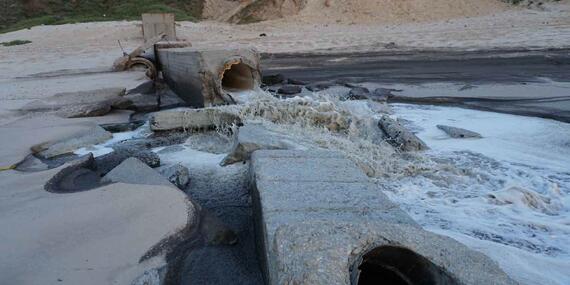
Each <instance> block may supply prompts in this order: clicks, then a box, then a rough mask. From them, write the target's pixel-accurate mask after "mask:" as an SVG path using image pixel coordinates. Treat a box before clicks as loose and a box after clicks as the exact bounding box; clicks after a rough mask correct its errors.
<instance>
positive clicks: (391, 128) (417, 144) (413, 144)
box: [378, 115, 428, 151]
mask: <svg viewBox="0 0 570 285" xmlns="http://www.w3.org/2000/svg"><path fill="white" fill-rule="evenodd" d="M378 126H379V127H380V128H381V129H382V131H384V133H385V134H386V136H387V137H388V140H387V141H388V142H389V143H390V144H392V145H393V146H394V147H395V148H397V149H400V150H402V151H421V150H425V149H427V148H428V147H427V145H426V144H425V143H424V142H423V141H422V140H421V139H420V138H418V137H417V136H416V135H414V134H413V133H412V132H410V131H409V130H408V129H406V128H405V127H404V126H402V125H401V124H400V123H399V122H398V121H396V120H394V119H392V118H390V117H389V116H386V115H384V116H382V118H380V121H378Z"/></svg>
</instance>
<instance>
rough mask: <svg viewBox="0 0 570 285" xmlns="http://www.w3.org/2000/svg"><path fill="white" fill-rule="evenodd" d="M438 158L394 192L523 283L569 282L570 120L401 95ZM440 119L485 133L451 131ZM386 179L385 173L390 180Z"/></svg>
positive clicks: (419, 216)
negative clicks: (419, 101)
mask: <svg viewBox="0 0 570 285" xmlns="http://www.w3.org/2000/svg"><path fill="white" fill-rule="evenodd" d="M392 107H393V109H394V111H395V114H396V116H397V117H400V118H403V119H405V120H407V121H406V123H405V124H406V125H408V126H409V127H410V128H411V129H413V130H415V131H416V132H417V135H418V136H419V137H420V138H421V139H422V140H424V141H425V142H426V143H427V144H428V146H429V147H430V148H431V149H430V150H429V151H427V152H426V155H427V156H428V157H429V158H431V159H432V160H433V161H434V164H433V167H432V168H430V169H426V170H425V171H422V172H420V173H418V175H414V176H408V177H404V178H401V177H400V178H399V179H398V180H393V181H390V180H389V179H388V181H389V186H388V188H389V189H391V191H388V192H387V194H388V195H389V196H390V198H391V199H392V200H394V201H396V202H397V203H399V204H400V205H401V207H402V208H403V209H404V210H406V211H407V212H408V213H409V214H410V215H411V216H412V217H413V218H414V219H415V220H416V221H418V222H419V223H420V224H421V225H422V226H423V227H424V228H426V229H428V230H430V231H434V232H437V233H440V234H443V235H448V236H450V237H452V238H454V239H456V240H458V241H460V242H462V243H464V244H466V245H468V246H470V247H472V248H474V249H477V250H480V251H482V252H484V253H486V254H487V255H489V256H490V257H491V258H493V259H494V260H496V261H497V262H498V263H499V264H500V266H501V267H502V268H503V269H504V270H505V271H506V272H507V273H509V274H510V275H511V276H513V277H514V278H515V279H517V280H518V281H520V282H521V283H523V284H570V215H569V210H570V198H569V197H570V196H569V194H570V124H566V123H561V122H557V121H552V120H546V119H540V118H532V117H522V116H514V115H506V114H498V113H492V112H481V111H474V110H467V109H460V108H450V107H435V106H417V105H405V104H395V105H393V106H392ZM437 124H446V125H451V126H456V127H461V128H466V129H469V130H472V131H476V132H479V133H480V134H481V135H483V138H482V139H451V138H449V137H448V136H447V135H446V134H445V133H444V132H443V131H441V130H439V129H437V128H436V125H437ZM383 182H385V181H383Z"/></svg>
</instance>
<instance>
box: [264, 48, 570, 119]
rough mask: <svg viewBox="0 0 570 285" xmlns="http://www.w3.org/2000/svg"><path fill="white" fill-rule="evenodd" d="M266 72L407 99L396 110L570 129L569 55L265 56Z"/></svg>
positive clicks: (528, 52) (560, 51) (562, 51)
mask: <svg viewBox="0 0 570 285" xmlns="http://www.w3.org/2000/svg"><path fill="white" fill-rule="evenodd" d="M262 64H263V71H264V75H271V74H283V75H284V76H285V77H287V78H292V79H296V80H301V81H306V82H307V83H311V82H320V81H328V82H334V83H339V82H340V83H343V82H350V83H368V84H371V83H372V84H377V85H378V86H382V87H390V88H395V89H399V90H403V91H404V92H395V93H393V94H392V95H393V96H391V97H390V99H389V101H390V102H406V103H418V104H435V105H452V106H460V107H467V108H474V109H481V110H488V111H495V112H502V113H511V114H517V115H526V116H538V117H543V118H550V119H555V120H560V121H564V122H570V84H569V83H570V49H552V50H543V51H532V50H522V49H512V50H488V51H472V52H465V51H425V50H423V51H405V52H402V51H394V52H366V53H335V54H314V53H297V54H294V53H290V54H264V55H263V60H262ZM425 86H429V88H422V87H425ZM408 89H410V90H411V91H410V90H408ZM426 89H429V90H426Z"/></svg>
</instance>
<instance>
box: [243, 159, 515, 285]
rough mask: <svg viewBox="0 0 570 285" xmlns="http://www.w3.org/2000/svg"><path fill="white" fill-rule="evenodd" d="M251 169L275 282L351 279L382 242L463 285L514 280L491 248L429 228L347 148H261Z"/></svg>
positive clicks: (262, 245)
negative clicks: (345, 152) (482, 249)
mask: <svg viewBox="0 0 570 285" xmlns="http://www.w3.org/2000/svg"><path fill="white" fill-rule="evenodd" d="M251 175H252V180H251V181H252V197H253V199H254V201H253V204H254V210H255V212H256V230H257V234H258V235H257V237H258V249H259V252H260V254H261V255H262V258H263V259H264V260H263V263H264V268H263V271H264V274H265V278H266V280H267V283H268V284H350V283H351V281H353V282H355V280H357V279H358V272H357V271H358V269H357V268H358V263H359V260H361V259H362V256H363V255H364V254H366V253H367V252H369V251H370V250H372V249H374V248H376V247H379V246H397V247H402V248H406V249H410V250H412V251H413V252H414V253H417V254H419V255H420V256H423V257H425V258H427V259H428V260H429V261H431V262H432V263H433V264H434V266H435V267H437V268H440V269H441V270H442V272H445V274H446V276H451V277H452V278H455V281H457V283H458V284H514V282H513V281H512V280H511V279H510V278H509V277H508V276H507V275H506V274H505V273H504V272H503V271H502V270H501V269H499V268H498V266H497V264H496V263H495V262H493V261H492V260H490V259H489V258H487V257H486V256H485V255H483V254H481V253H479V252H476V251H472V250H470V249H468V248H467V247H465V246H464V245H462V244H460V243H458V242H456V241H454V240H452V239H450V238H446V237H442V236H439V235H436V234H433V233H429V232H427V231H424V230H422V229H421V227H420V226H419V225H418V224H416V223H415V222H414V221H413V220H412V219H411V218H410V217H409V216H408V215H407V214H406V213H405V212H403V211H402V210H401V209H400V208H399V207H398V206H397V205H395V204H394V203H392V202H391V201H390V200H389V199H388V198H387V197H386V195H385V194H383V193H382V191H381V188H380V187H379V186H378V185H375V184H373V183H370V182H369V180H368V178H367V177H366V175H365V174H364V173H363V172H362V171H361V170H360V169H359V168H358V167H357V166H356V165H355V164H354V163H353V162H352V161H350V160H348V159H346V158H344V157H343V156H342V155H340V154H337V153H333V152H328V151H317V150H314V151H313V150H311V151H293V150H260V151H256V152H254V153H253V156H252V160H251ZM436 284H449V283H445V282H442V283H436Z"/></svg>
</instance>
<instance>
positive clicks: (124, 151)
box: [95, 146, 160, 175]
mask: <svg viewBox="0 0 570 285" xmlns="http://www.w3.org/2000/svg"><path fill="white" fill-rule="evenodd" d="M130 157H134V158H136V159H138V160H140V161H141V162H143V163H144V164H146V165H148V166H149V167H152V168H154V167H158V166H160V157H159V156H158V155H157V154H156V153H154V152H152V151H150V150H147V149H145V148H142V149H141V148H135V147H130V146H115V147H113V151H112V152H110V153H107V154H104V155H101V156H98V157H97V158H95V162H96V164H97V172H98V173H99V174H100V175H105V174H107V173H109V171H111V170H112V169H113V168H115V167H117V166H118V165H119V164H121V163H122V162H123V161H124V160H125V159H127V158H130Z"/></svg>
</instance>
